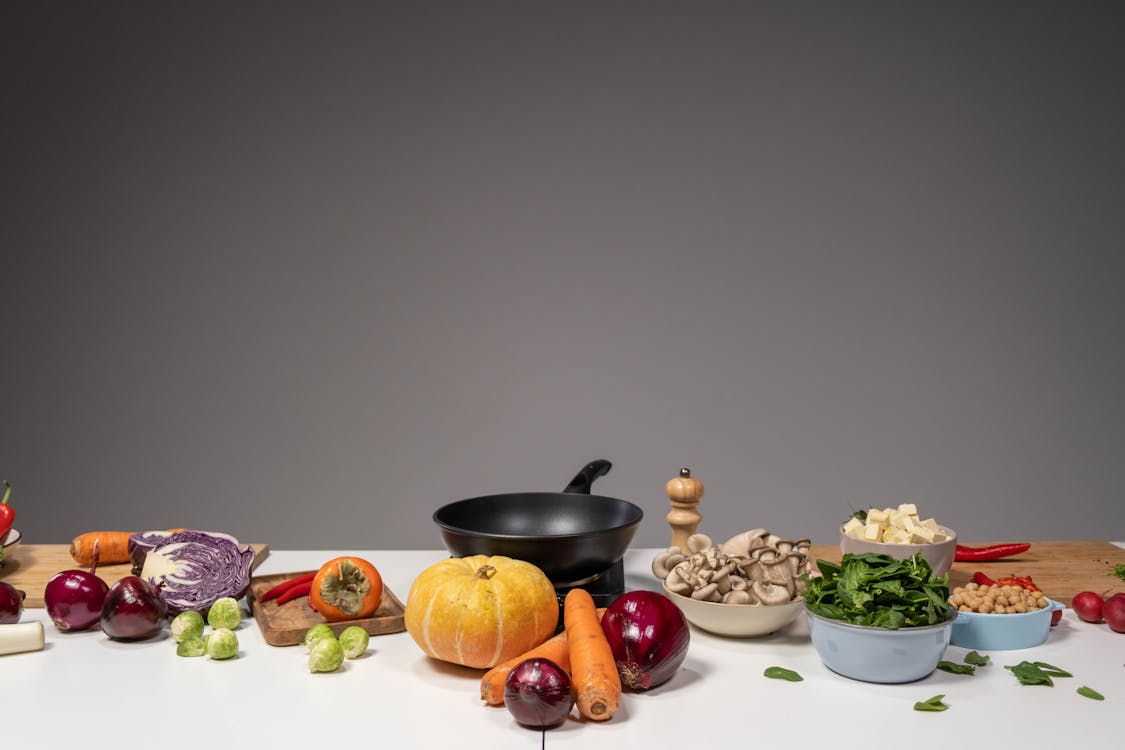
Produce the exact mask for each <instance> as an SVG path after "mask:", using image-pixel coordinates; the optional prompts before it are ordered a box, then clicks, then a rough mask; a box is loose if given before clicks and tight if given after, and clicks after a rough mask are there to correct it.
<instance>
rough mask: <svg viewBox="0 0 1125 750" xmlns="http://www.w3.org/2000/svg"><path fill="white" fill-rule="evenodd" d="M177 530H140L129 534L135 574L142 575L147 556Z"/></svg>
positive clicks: (130, 557) (131, 560)
mask: <svg viewBox="0 0 1125 750" xmlns="http://www.w3.org/2000/svg"><path fill="white" fill-rule="evenodd" d="M175 533H176V532H175V531H138V532H137V533H136V534H130V535H129V562H131V563H132V564H133V575H140V574H141V571H142V570H143V569H144V567H145V557H146V556H147V555H148V553H149V552H152V551H153V550H154V549H156V548H157V546H159V545H161V544H164V542H166V541H168V537H170V536H172V534H175Z"/></svg>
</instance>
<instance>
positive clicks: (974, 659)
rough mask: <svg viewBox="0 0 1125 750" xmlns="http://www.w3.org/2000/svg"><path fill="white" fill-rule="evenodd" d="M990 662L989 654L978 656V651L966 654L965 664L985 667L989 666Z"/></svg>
mask: <svg viewBox="0 0 1125 750" xmlns="http://www.w3.org/2000/svg"><path fill="white" fill-rule="evenodd" d="M988 660H989V657H988V655H987V654H984V655H982V654H978V653H977V652H976V651H970V652H969V653H967V654H965V663H966V664H972V665H973V666H976V667H983V666H984V665H985V664H988Z"/></svg>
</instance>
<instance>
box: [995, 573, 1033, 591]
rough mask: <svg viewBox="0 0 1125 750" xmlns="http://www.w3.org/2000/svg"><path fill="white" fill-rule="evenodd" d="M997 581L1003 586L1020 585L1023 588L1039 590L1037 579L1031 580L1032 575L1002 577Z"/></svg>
mask: <svg viewBox="0 0 1125 750" xmlns="http://www.w3.org/2000/svg"><path fill="white" fill-rule="evenodd" d="M996 583H997V584H999V585H1001V586H1019V587H1020V588H1021V589H1027V590H1028V591H1039V587H1038V586H1036V585H1035V581H1032V580H1031V576H1012V577H1011V578H1000V579H998V580H997V581H996Z"/></svg>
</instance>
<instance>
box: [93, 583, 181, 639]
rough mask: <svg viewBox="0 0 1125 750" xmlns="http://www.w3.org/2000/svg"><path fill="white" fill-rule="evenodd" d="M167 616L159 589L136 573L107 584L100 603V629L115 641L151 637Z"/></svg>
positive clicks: (158, 630) (166, 607)
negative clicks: (106, 589) (102, 600)
mask: <svg viewBox="0 0 1125 750" xmlns="http://www.w3.org/2000/svg"><path fill="white" fill-rule="evenodd" d="M167 619H168V605H167V604H165V603H164V600H163V599H161V598H160V592H159V591H157V588H156V587H155V586H153V585H152V584H150V583H149V582H148V581H146V580H144V579H143V578H138V577H137V576H125V577H124V578H122V579H121V580H120V581H118V582H117V583H115V584H113V585H112V586H110V587H109V593H108V594H106V597H105V602H104V603H103V604H102V613H101V623H102V631H104V632H105V634H106V635H108V636H109V637H110V638H112V639H114V640H117V641H138V640H141V639H143V638H151V637H153V636H154V635H156V634H157V633H159V632H160V631H161V629H162V628H163V627H164V623H165V622H166V621H167Z"/></svg>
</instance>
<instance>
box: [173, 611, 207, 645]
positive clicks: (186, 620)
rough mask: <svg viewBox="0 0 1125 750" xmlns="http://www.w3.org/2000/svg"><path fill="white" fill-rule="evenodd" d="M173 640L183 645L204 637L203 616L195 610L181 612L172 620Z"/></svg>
mask: <svg viewBox="0 0 1125 750" xmlns="http://www.w3.org/2000/svg"><path fill="white" fill-rule="evenodd" d="M169 627H170V628H171V629H172V640H173V641H175V642H176V643H182V642H184V641H186V640H188V639H189V638H196V639H198V638H202V637H203V615H201V614H199V613H198V612H195V611H193V610H190V609H189V610H188V611H187V612H181V613H180V614H178V615H176V616H175V617H174V618H172V624H171V625H170V626H169Z"/></svg>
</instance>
